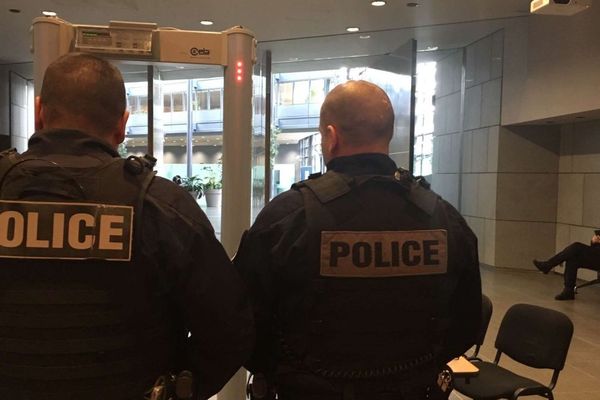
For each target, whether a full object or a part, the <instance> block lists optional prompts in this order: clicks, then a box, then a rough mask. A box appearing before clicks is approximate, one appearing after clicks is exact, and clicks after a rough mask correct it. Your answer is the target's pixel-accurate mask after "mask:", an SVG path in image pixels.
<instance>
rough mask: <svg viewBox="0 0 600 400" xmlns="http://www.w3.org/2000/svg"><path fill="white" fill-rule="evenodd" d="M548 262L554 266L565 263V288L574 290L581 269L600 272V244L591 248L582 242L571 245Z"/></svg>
mask: <svg viewBox="0 0 600 400" xmlns="http://www.w3.org/2000/svg"><path fill="white" fill-rule="evenodd" d="M548 262H549V263H550V264H552V266H557V265H559V264H560V263H563V262H564V263H565V287H566V288H574V287H575V283H576V281H577V270H578V269H579V268H587V269H592V270H594V271H600V244H592V245H591V246H589V245H587V244H583V243H580V242H575V243H571V244H570V245H568V246H567V247H565V248H564V249H563V250H562V251H561V252H560V253H558V254H556V255H555V256H553V257H551V258H550V259H549V260H548Z"/></svg>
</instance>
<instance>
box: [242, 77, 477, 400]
mask: <svg viewBox="0 0 600 400" xmlns="http://www.w3.org/2000/svg"><path fill="white" fill-rule="evenodd" d="M320 117H321V119H320V126H319V130H320V132H321V135H322V136H321V146H322V150H323V157H324V159H325V162H326V163H327V169H328V172H327V173H326V174H324V175H322V176H312V177H311V178H310V179H308V180H306V181H303V182H300V183H298V184H296V185H294V186H293V187H292V189H291V190H289V191H287V192H284V193H282V194H281V195H279V196H277V197H276V198H275V199H273V201H271V202H270V203H269V204H268V205H267V206H266V207H265V208H264V209H263V211H262V212H261V213H260V215H259V216H258V218H257V219H256V222H255V223H254V225H253V226H252V228H251V229H250V230H249V231H248V232H247V234H246V235H245V236H244V237H243V238H242V242H241V244H240V249H239V252H238V254H237V256H236V258H235V259H234V262H235V264H236V266H237V267H238V268H239V270H240V271H241V273H242V276H243V278H244V279H245V281H246V282H247V284H248V286H249V290H250V294H251V298H252V301H253V306H254V315H255V320H256V326H257V341H256V347H255V349H254V352H253V354H252V356H251V358H250V361H249V362H248V363H247V368H248V369H249V370H250V371H251V372H253V373H254V374H255V378H254V379H255V384H254V385H253V387H252V388H251V390H252V391H253V392H254V397H255V398H273V396H274V393H275V392H277V393H278V395H279V398H280V399H282V400H296V399H302V400H321V399H323V400H325V399H327V400H332V399H340V400H342V399H343V400H349V399H353V400H361V399H369V400H374V399H388V400H391V399H398V400H400V399H403V400H407V399H411V400H412V399H425V398H440V396H441V398H445V397H444V396H447V394H442V393H441V389H440V388H439V387H438V385H437V382H438V377H439V373H440V371H441V370H442V369H443V366H444V365H445V363H446V362H447V361H449V360H450V359H452V358H453V357H455V356H458V355H460V354H462V353H463V352H464V351H465V350H467V349H468V348H469V347H471V345H472V344H473V343H474V341H475V335H476V332H477V330H478V326H479V319H480V308H481V282H480V275H479V264H478V257H477V241H476V238H475V236H474V235H473V233H472V231H471V230H470V229H469V228H468V226H467V225H466V223H465V221H464V220H463V218H462V217H461V216H460V215H459V213H458V212H457V211H456V210H455V209H454V208H453V207H452V206H451V205H449V204H448V203H447V202H445V201H444V200H442V199H441V198H440V197H439V196H437V195H436V194H435V193H433V192H431V191H429V190H428V189H427V188H426V187H425V186H426V185H423V184H420V183H419V182H416V181H415V180H414V179H412V178H411V177H410V176H409V175H408V174H407V173H405V172H403V171H400V170H398V169H397V167H396V165H395V163H394V162H393V161H392V160H391V159H390V157H388V153H389V142H390V140H391V138H392V135H393V130H394V112H393V108H392V105H391V103H390V100H389V98H388V96H387V95H386V94H385V93H384V92H383V90H381V89H380V88H379V87H377V86H375V85H373V84H370V83H367V82H364V81H350V82H347V83H345V84H342V85H339V86H337V87H335V88H334V89H333V90H332V91H331V92H330V93H329V95H328V96H327V97H326V99H325V102H324V103H323V106H322V108H321V116H320ZM265 382H266V383H267V384H266V385H265ZM440 383H442V384H443V383H444V382H440ZM440 386H445V385H440Z"/></svg>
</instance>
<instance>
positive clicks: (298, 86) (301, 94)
mask: <svg viewBox="0 0 600 400" xmlns="http://www.w3.org/2000/svg"><path fill="white" fill-rule="evenodd" d="M309 85H310V82H309V81H299V82H294V96H293V99H294V104H306V103H308V94H309V87H310V86H309Z"/></svg>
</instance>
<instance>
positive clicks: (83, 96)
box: [38, 54, 127, 139]
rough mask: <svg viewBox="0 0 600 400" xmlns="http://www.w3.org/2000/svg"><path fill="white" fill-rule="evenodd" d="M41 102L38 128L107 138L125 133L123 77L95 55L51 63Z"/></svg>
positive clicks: (125, 102)
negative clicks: (76, 130) (120, 132)
mask: <svg viewBox="0 0 600 400" xmlns="http://www.w3.org/2000/svg"><path fill="white" fill-rule="evenodd" d="M38 101H39V103H40V106H41V109H42V110H43V111H42V115H41V118H42V121H40V123H41V125H42V126H40V127H38V128H66V129H79V130H81V131H84V132H86V133H88V134H91V135H95V136H100V137H102V138H104V139H107V138H108V137H110V136H111V135H114V134H115V132H116V131H119V130H121V129H123V130H124V126H121V125H123V118H124V115H125V114H126V112H125V108H126V105H127V100H126V97H125V85H124V83H123V77H122V76H121V73H120V72H119V70H118V69H117V68H116V67H114V66H113V65H112V64H110V63H109V62H108V61H105V60H103V59H100V58H98V57H95V56H93V55H90V54H68V55H65V56H62V57H60V58H59V59H57V60H56V61H54V62H53V63H52V64H50V65H49V66H48V68H47V69H46V73H45V75H44V82H43V84H42V90H41V93H40V98H39V100H38ZM126 120H127V118H126V116H125V122H126Z"/></svg>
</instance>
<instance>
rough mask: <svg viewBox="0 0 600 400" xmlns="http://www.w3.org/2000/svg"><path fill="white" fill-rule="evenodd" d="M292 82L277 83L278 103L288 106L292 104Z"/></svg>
mask: <svg viewBox="0 0 600 400" xmlns="http://www.w3.org/2000/svg"><path fill="white" fill-rule="evenodd" d="M293 93H294V82H286V83H281V84H279V104H281V105H283V106H289V105H291V104H293V101H292V97H293Z"/></svg>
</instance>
